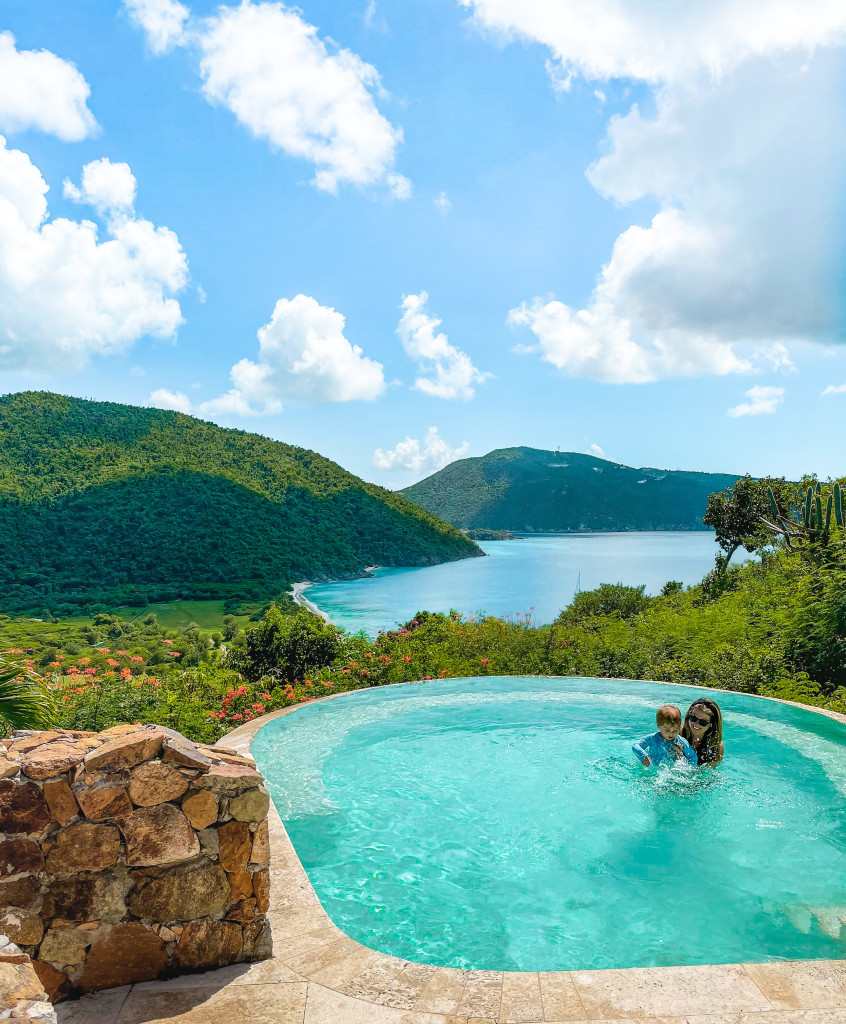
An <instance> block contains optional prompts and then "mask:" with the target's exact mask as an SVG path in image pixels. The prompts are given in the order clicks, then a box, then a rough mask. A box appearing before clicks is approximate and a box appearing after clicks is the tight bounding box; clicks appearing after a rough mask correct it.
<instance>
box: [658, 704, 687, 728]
mask: <svg viewBox="0 0 846 1024" xmlns="http://www.w3.org/2000/svg"><path fill="white" fill-rule="evenodd" d="M681 721H682V713H681V711H679V709H678V708H677V707H676V706H675V704H662V705H661V707H660V708H658V710H657V711H656V712H655V722H656V724H657V725H659V726H661V725H673V724H678V725H679V726H680V725H681Z"/></svg>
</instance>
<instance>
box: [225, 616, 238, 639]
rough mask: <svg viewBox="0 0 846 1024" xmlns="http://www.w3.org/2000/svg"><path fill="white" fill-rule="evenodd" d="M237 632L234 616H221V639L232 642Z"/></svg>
mask: <svg viewBox="0 0 846 1024" xmlns="http://www.w3.org/2000/svg"><path fill="white" fill-rule="evenodd" d="M237 632H238V622H237V620H236V619H235V616H234V615H224V616H223V639H224V640H227V641H228V640H234V639H235V635H236V633H237Z"/></svg>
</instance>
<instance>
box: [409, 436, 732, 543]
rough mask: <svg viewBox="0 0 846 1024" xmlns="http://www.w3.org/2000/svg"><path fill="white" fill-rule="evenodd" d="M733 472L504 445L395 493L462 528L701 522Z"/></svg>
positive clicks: (577, 528) (693, 526)
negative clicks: (639, 464) (636, 465)
mask: <svg viewBox="0 0 846 1024" xmlns="http://www.w3.org/2000/svg"><path fill="white" fill-rule="evenodd" d="M737 476H738V474H736V473H733V474H726V473H686V472H680V471H677V470H663V469H632V468H631V467H629V466H621V465H619V464H618V463H616V462H608V461H606V460H605V459H597V458H594V456H592V455H579V454H576V453H574V452H547V451H541V450H539V449H537V448H501V449H499V450H497V451H493V452H490V453H489V454H488V455H485V456H483V457H482V458H476V459H461V460H459V461H458V462H453V463H451V464H450V465H448V466H446V467H445V468H444V469H442V470H440V471H439V472H437V473H434V474H433V475H432V476H430V477H427V478H426V479H425V480H421V481H420V482H419V483H417V484H414V485H413V486H411V487H406V488H404V489H403V490H402V492H400V493H402V494H404V495H405V496H406V497H407V498H411V500H412V501H416V502H417V504H418V505H421V506H422V507H423V508H425V509H427V510H428V511H429V512H433V513H434V514H435V515H437V516H440V517H441V518H443V519H446V520H447V522H449V523H453V524H454V525H455V526H457V527H459V528H460V529H462V530H469V529H488V530H514V531H516V532H518V533H521V532H522V533H533V532H546V533H574V532H581V531H590V530H702V529H704V527H703V525H702V516H703V514H704V512H705V507H706V505H707V503H708V495H709V494H711V492H712V491H720V490H722V489H723V488H725V487H731V486H732V485H733V484H734V482H735V480H736V479H737Z"/></svg>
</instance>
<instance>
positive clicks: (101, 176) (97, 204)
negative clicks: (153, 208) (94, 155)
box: [64, 157, 137, 216]
mask: <svg viewBox="0 0 846 1024" xmlns="http://www.w3.org/2000/svg"><path fill="white" fill-rule="evenodd" d="M136 185H137V182H136V181H135V175H134V174H133V173H132V171H131V170H130V167H129V164H114V163H112V161H111V160H109V159H108V158H107V157H103V159H101V160H92V161H91V163H90V164H86V165H85V166H84V167H83V168H82V181H81V183H80V185H79V186H77V185H74V183H73V182H72V181H69V180H68V179H67V178H66V179H65V182H64V196H65V199H70V200H71V202H74V203H87V204H88V206H93V207H94V209H95V210H96V211H97V212H98V213H99V214H101V215H103V216H109V215H111V214H126V213H128V212H129V211H131V210H132V208H133V206H135V189H136Z"/></svg>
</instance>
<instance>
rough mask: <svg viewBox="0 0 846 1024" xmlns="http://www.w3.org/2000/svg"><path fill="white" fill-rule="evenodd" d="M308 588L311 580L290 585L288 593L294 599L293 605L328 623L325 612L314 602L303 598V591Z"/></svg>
mask: <svg viewBox="0 0 846 1024" xmlns="http://www.w3.org/2000/svg"><path fill="white" fill-rule="evenodd" d="M310 586H312V581H311V580H301V581H300V582H299V583H292V584H291V589H290V590H289V591H288V593H289V594H290V595H291V597H292V598H293V599H294V603H295V604H298V605H301V606H302V607H303V608H307V609H308V610H309V611H310V612H312V613H313V614H314V615H319V616H320V617H321V619H323V620H324V621H325V622H329V621H330V619H329V616H328V615H327V614H326V612H322V611H321V610H320V609H319V608H318V607H317V605H316V604H315V603H314V601H309V599H308V598H307V597H306V596H305V594H304V591H305V590H306V588H307V587H310Z"/></svg>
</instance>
